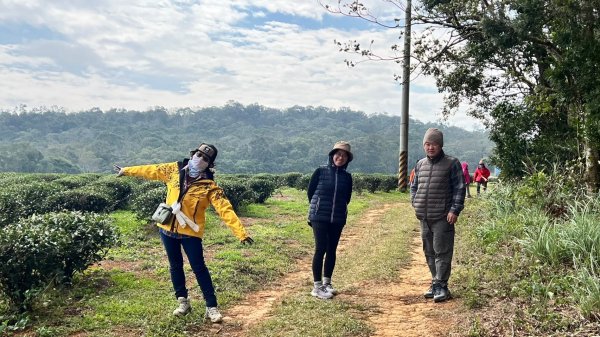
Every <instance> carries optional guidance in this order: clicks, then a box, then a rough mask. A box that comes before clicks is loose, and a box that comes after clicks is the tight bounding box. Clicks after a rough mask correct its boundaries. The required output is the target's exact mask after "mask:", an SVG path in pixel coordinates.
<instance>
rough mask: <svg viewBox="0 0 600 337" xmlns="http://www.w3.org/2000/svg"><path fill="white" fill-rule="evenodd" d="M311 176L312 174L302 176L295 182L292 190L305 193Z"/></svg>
mask: <svg viewBox="0 0 600 337" xmlns="http://www.w3.org/2000/svg"><path fill="white" fill-rule="evenodd" d="M311 176H312V174H303V175H302V176H301V177H299V178H298V179H297V180H296V186H294V188H296V189H298V190H301V191H306V189H308V183H309V182H310V177H311Z"/></svg>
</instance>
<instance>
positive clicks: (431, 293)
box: [423, 282, 438, 298]
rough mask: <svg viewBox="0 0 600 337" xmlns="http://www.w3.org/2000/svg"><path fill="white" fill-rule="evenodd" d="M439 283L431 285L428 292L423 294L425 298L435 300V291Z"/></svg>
mask: <svg viewBox="0 0 600 337" xmlns="http://www.w3.org/2000/svg"><path fill="white" fill-rule="evenodd" d="M437 286H438V285H437V283H436V284H434V283H433V282H432V283H431V285H430V286H429V289H427V291H426V292H425V293H424V294H423V297H425V298H433V297H434V296H435V291H436V289H435V288H436V287H437Z"/></svg>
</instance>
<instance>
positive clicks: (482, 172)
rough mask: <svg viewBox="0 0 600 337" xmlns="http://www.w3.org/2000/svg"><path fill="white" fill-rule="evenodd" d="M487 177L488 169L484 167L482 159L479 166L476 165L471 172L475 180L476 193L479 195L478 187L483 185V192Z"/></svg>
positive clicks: (488, 175)
mask: <svg viewBox="0 0 600 337" xmlns="http://www.w3.org/2000/svg"><path fill="white" fill-rule="evenodd" d="M489 178H490V170H488V168H487V167H485V163H484V162H483V159H482V160H480V161H479V166H477V169H476V170H475V173H474V174H473V180H475V182H476V183H477V195H479V189H480V187H481V186H483V191H484V192H485V191H486V190H487V183H488V179H489Z"/></svg>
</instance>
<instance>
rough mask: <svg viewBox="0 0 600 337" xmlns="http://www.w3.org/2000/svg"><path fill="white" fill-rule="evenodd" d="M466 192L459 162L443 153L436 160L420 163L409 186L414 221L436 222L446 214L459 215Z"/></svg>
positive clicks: (431, 159) (424, 159) (426, 159)
mask: <svg viewBox="0 0 600 337" xmlns="http://www.w3.org/2000/svg"><path fill="white" fill-rule="evenodd" d="M465 188H466V185H465V181H464V175H463V173H462V167H461V165H460V162H459V161H458V159H456V158H454V157H451V156H447V155H445V154H444V152H443V151H442V152H441V153H440V155H439V156H437V157H436V158H429V157H425V158H423V159H421V160H419V162H418V163H417V165H416V168H415V179H414V181H413V183H412V185H411V186H410V191H411V197H412V204H413V207H414V208H415V213H416V216H417V219H419V220H438V219H441V218H444V217H446V216H447V215H448V213H449V212H452V213H454V214H456V215H459V214H460V212H461V211H462V209H463V208H464V203H465V191H466V189H465Z"/></svg>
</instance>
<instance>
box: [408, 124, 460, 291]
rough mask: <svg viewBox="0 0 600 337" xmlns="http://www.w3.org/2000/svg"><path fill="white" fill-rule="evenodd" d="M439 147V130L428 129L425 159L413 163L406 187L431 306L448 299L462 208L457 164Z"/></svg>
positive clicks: (457, 162) (442, 138)
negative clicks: (418, 233)
mask: <svg viewBox="0 0 600 337" xmlns="http://www.w3.org/2000/svg"><path fill="white" fill-rule="evenodd" d="M443 146H444V135H443V134H442V132H441V131H440V130H438V129H435V128H430V129H428V130H427V132H425V137H424V138H423V149H424V150H425V154H426V155H427V156H426V157H425V158H423V159H421V160H419V162H418V163H417V165H416V167H415V178H414V180H413V183H412V184H411V186H410V194H411V201H412V205H413V207H414V208H415V213H416V215H417V219H419V220H420V221H421V238H422V240H423V251H424V253H425V259H426V261H427V265H428V266H429V270H430V271H431V278H432V281H431V287H430V288H429V290H427V292H425V294H424V296H425V298H433V300H434V302H442V301H445V300H447V299H449V298H450V297H451V294H450V291H449V290H448V279H449V278H450V272H451V269H452V254H453V252H454V224H455V223H456V220H457V219H458V215H459V214H460V211H462V209H463V208H464V202H465V187H466V185H465V181H464V176H463V173H462V167H461V164H460V161H459V160H458V159H456V158H454V157H451V156H447V155H446V154H445V153H444V151H443V150H442V147H443Z"/></svg>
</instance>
